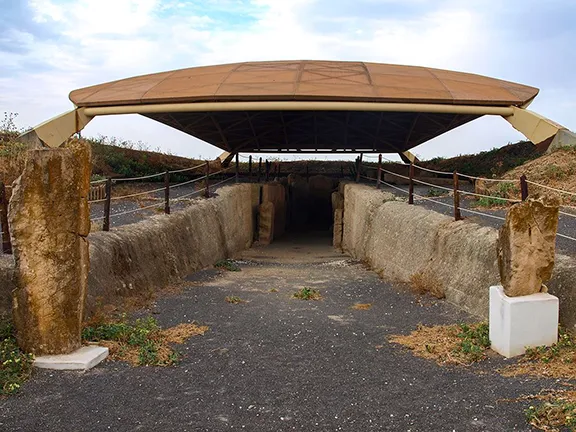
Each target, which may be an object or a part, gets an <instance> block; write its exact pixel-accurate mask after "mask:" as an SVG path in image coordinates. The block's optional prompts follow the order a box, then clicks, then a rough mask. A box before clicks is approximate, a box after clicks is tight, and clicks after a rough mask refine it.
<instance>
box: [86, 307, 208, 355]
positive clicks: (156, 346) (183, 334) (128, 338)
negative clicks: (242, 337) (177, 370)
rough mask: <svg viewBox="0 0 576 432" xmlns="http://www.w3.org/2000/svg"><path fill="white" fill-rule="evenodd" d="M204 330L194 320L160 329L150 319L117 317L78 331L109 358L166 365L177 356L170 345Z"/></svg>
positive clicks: (204, 328) (153, 320)
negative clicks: (126, 319)
mask: <svg viewBox="0 0 576 432" xmlns="http://www.w3.org/2000/svg"><path fill="white" fill-rule="evenodd" d="M207 330H208V327H206V326H199V325H197V324H195V323H189V324H179V325H177V326H175V327H171V328H168V329H161V328H160V327H159V326H158V323H157V321H156V320H155V319H154V318H152V317H148V318H145V319H138V320H136V321H135V322H134V323H128V322H126V321H125V320H121V321H116V322H108V323H100V324H96V325H92V326H87V327H85V328H84V330H83V331H82V338H83V340H84V341H85V342H88V343H98V345H102V346H106V347H108V349H109V350H110V359H111V360H119V361H125V362H128V363H130V364H131V365H133V366H170V365H173V364H175V363H177V362H178V360H179V359H180V355H179V354H178V352H177V351H175V350H174V349H173V348H172V347H171V344H182V343H184V342H185V341H186V340H187V339H189V338H190V337H192V336H197V335H203V334H204V333H205V332H206V331H207Z"/></svg>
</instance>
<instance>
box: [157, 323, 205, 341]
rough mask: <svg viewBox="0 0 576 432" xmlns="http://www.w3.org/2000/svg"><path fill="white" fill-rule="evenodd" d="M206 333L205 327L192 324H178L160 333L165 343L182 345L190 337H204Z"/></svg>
mask: <svg viewBox="0 0 576 432" xmlns="http://www.w3.org/2000/svg"><path fill="white" fill-rule="evenodd" d="M207 331H208V327H207V326H199V325H197V324H194V323H183V324H178V325H177V326H175V327H170V328H167V329H166V330H162V331H161V332H160V334H161V336H162V337H163V338H164V340H165V341H166V343H174V344H183V343H184V342H186V340H188V339H190V338H191V337H192V336H198V335H200V336H204V333H206V332H207Z"/></svg>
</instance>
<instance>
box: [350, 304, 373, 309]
mask: <svg viewBox="0 0 576 432" xmlns="http://www.w3.org/2000/svg"><path fill="white" fill-rule="evenodd" d="M370 308H372V303H356V304H355V305H354V306H350V309H355V310H368V309H370Z"/></svg>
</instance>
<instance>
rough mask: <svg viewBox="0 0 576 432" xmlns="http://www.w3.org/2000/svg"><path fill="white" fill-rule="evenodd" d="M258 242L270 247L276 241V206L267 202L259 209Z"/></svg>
mask: <svg viewBox="0 0 576 432" xmlns="http://www.w3.org/2000/svg"><path fill="white" fill-rule="evenodd" d="M258 214H259V215H260V217H259V219H258V241H259V242H260V243H261V244H264V245H268V244H270V243H272V240H273V239H274V204H272V203H271V202H265V203H262V204H260V207H259V208H258Z"/></svg>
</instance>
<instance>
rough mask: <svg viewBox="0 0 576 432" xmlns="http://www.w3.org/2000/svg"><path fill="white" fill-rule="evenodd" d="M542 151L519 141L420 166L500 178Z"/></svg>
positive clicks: (436, 160)
mask: <svg viewBox="0 0 576 432" xmlns="http://www.w3.org/2000/svg"><path fill="white" fill-rule="evenodd" d="M541 155H542V150H541V149H540V148H538V147H537V146H535V145H534V144H532V143H531V142H530V141H519V142H517V143H515V144H508V145H505V146H504V147H501V148H494V149H492V150H489V151H484V152H480V153H478V154H471V155H461V156H456V157H453V158H450V159H445V158H441V157H438V158H434V159H430V160H428V161H423V162H421V163H420V165H422V166H424V167H425V168H430V169H434V170H438V171H447V172H453V171H458V172H460V173H463V174H468V175H471V176H477V177H489V178H491V177H500V176H502V175H503V174H504V173H506V172H507V171H509V170H511V169H512V168H515V167H517V166H519V165H522V164H523V163H524V162H527V161H530V160H533V159H536V158H538V157H540V156H541Z"/></svg>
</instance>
